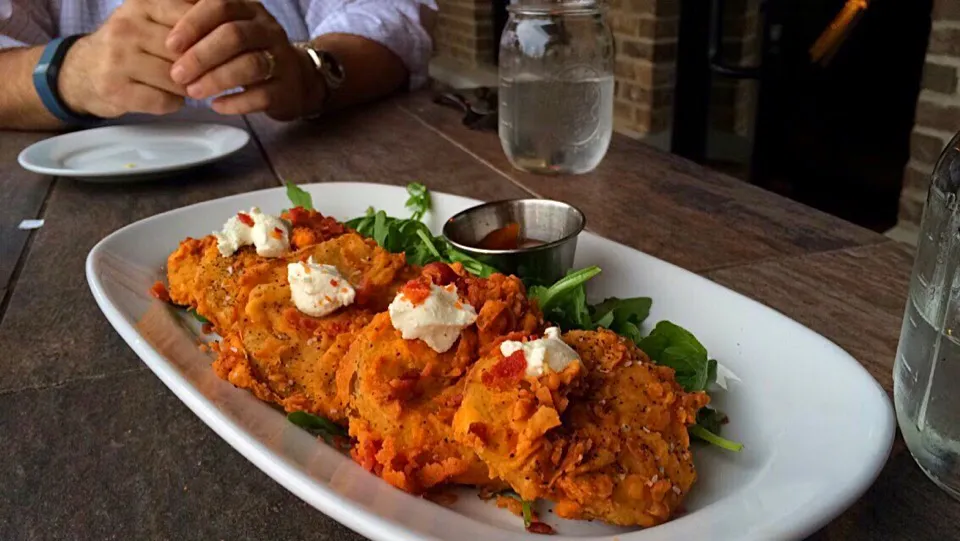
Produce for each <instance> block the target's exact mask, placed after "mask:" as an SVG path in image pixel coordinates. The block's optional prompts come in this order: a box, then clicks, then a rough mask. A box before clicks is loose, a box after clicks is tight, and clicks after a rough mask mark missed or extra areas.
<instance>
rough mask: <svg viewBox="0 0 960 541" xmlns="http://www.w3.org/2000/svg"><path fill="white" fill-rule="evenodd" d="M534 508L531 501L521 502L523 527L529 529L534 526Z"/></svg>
mask: <svg viewBox="0 0 960 541" xmlns="http://www.w3.org/2000/svg"><path fill="white" fill-rule="evenodd" d="M532 507H533V506H532V505H531V502H530V500H520V508H521V510H522V511H523V527H524V528H529V527H530V525H531V524H533V508H532Z"/></svg>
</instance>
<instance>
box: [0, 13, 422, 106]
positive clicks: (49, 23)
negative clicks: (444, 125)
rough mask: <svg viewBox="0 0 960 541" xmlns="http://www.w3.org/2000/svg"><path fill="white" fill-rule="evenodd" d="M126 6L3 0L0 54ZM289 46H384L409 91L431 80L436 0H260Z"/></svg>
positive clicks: (76, 29)
mask: <svg viewBox="0 0 960 541" xmlns="http://www.w3.org/2000/svg"><path fill="white" fill-rule="evenodd" d="M122 3H123V0H0V48H5V47H18V46H24V45H42V44H44V43H47V42H48V41H50V40H51V39H53V38H55V37H57V36H69V35H72V34H84V33H90V32H93V31H94V30H96V29H97V28H98V27H99V26H100V25H101V24H103V22H104V21H105V20H106V19H107V17H108V16H109V15H110V14H111V13H113V10H115V9H117V8H118V7H119V6H120V4H122ZM261 3H262V4H263V5H264V7H266V8H267V10H268V11H269V12H270V13H271V14H272V15H273V16H274V17H276V19H277V22H279V23H280V24H281V25H282V26H283V28H284V30H286V31H287V37H288V38H289V39H290V41H293V42H296V41H306V40H307V39H313V38H315V37H317V36H320V35H322V34H332V33H341V34H353V35H357V36H361V37H365V38H368V39H371V40H373V41H376V42H378V43H381V44H383V45H384V46H386V47H387V48H389V49H390V50H391V51H393V52H394V53H395V54H396V55H397V56H399V57H400V58H401V59H402V60H403V62H404V64H406V66H407V69H408V70H409V71H410V85H411V87H414V88H416V87H418V86H420V85H422V84H423V83H424V82H425V81H426V79H427V63H428V62H429V60H430V52H431V46H432V44H431V40H430V34H429V33H428V32H427V30H426V29H425V28H424V22H425V21H424V15H425V11H429V10H436V4H435V3H434V0H262V2H261Z"/></svg>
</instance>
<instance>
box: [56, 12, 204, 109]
mask: <svg viewBox="0 0 960 541" xmlns="http://www.w3.org/2000/svg"><path fill="white" fill-rule="evenodd" d="M192 7H193V5H192V2H189V1H187V0H126V1H125V2H124V3H123V5H121V6H120V7H119V8H117V10H116V11H115V12H114V13H113V14H112V15H111V16H110V18H109V19H108V20H107V21H106V22H105V23H104V24H103V26H101V27H100V28H99V29H98V30H97V31H96V32H94V33H93V34H90V35H89V36H86V37H84V38H81V39H80V40H78V41H77V43H75V44H74V46H73V47H72V48H71V49H70V51H69V52H68V53H67V56H66V58H65V59H64V63H63V69H62V72H61V75H60V83H59V87H60V94H61V96H63V99H64V101H65V102H66V104H67V106H68V107H70V108H71V109H72V110H73V111H74V112H76V113H79V114H94V115H97V116H100V117H105V118H111V117H117V116H120V115H122V114H124V113H152V114H156V115H160V114H166V113H172V112H174V111H176V110H177V109H179V108H180V107H182V106H183V103H184V99H183V96H185V95H186V89H185V88H184V86H183V85H180V84H177V83H175V82H173V79H171V78H170V69H171V67H172V65H173V61H174V60H176V58H177V55H176V54H174V53H172V52H171V51H170V50H169V49H168V48H167V46H166V39H167V36H168V33H169V31H170V28H171V27H173V26H174V25H175V24H176V23H177V21H178V20H180V18H181V17H183V16H184V15H185V14H186V13H187V12H188V11H189V10H190V8H192Z"/></svg>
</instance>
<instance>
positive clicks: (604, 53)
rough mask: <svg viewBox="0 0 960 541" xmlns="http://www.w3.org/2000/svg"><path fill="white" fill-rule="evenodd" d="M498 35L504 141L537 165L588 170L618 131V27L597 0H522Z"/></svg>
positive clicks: (520, 164) (548, 169)
mask: <svg viewBox="0 0 960 541" xmlns="http://www.w3.org/2000/svg"><path fill="white" fill-rule="evenodd" d="M508 9H509V11H510V16H509V18H508V19H507V24H506V27H505V28H504V31H503V36H502V38H501V40H500V93H499V100H500V107H499V114H498V117H499V123H500V126H499V130H500V142H501V143H502V145H503V150H504V152H505V153H506V155H507V158H509V160H510V163H512V164H513V165H514V167H516V168H518V169H522V170H524V171H530V172H534V173H547V174H557V173H574V174H577V173H586V172H588V171H592V170H593V169H594V168H595V167H596V166H597V165H598V164H599V163H600V160H602V159H603V156H604V155H605V154H606V152H607V147H608V146H609V145H610V137H611V134H612V131H613V90H614V83H613V56H614V50H613V34H612V33H611V31H610V28H609V26H608V25H607V22H606V18H605V15H604V12H603V10H602V9H601V7H600V5H599V3H598V2H596V1H587V0H553V1H551V0H518V1H515V2H514V3H513V4H512V5H511V6H510V7H509V8H508Z"/></svg>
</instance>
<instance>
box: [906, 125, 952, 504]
mask: <svg viewBox="0 0 960 541" xmlns="http://www.w3.org/2000/svg"><path fill="white" fill-rule="evenodd" d="M958 196H960V134H957V135H956V136H954V138H953V140H952V141H950V143H949V144H948V145H947V148H946V150H944V151H943V154H942V155H941V156H940V159H939V160H938V161H937V165H936V167H934V170H933V175H932V177H931V178H930V189H929V191H928V192H927V203H926V206H925V207H924V210H923V218H922V219H921V223H920V238H919V241H918V243H917V256H916V260H915V261H914V264H913V274H912V275H911V277H910V289H909V292H908V295H907V308H906V313H905V314H904V316H903V328H902V330H901V331H900V345H899V346H898V348H897V358H896V361H895V362H894V369H893V398H894V404H895V405H896V409H897V421H898V422H899V424H900V431H901V432H902V433H903V439H904V441H906V443H907V448H909V449H910V454H912V455H913V458H914V459H915V460H916V461H917V464H919V465H920V468H921V469H922V470H923V471H924V473H926V474H927V476H928V477H930V479H932V480H933V481H934V482H935V483H937V484H938V485H940V487H942V488H943V489H944V490H946V491H947V492H948V493H950V494H951V495H952V496H953V497H955V498H958V499H960V391H958V389H957V382H960V202H958Z"/></svg>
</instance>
